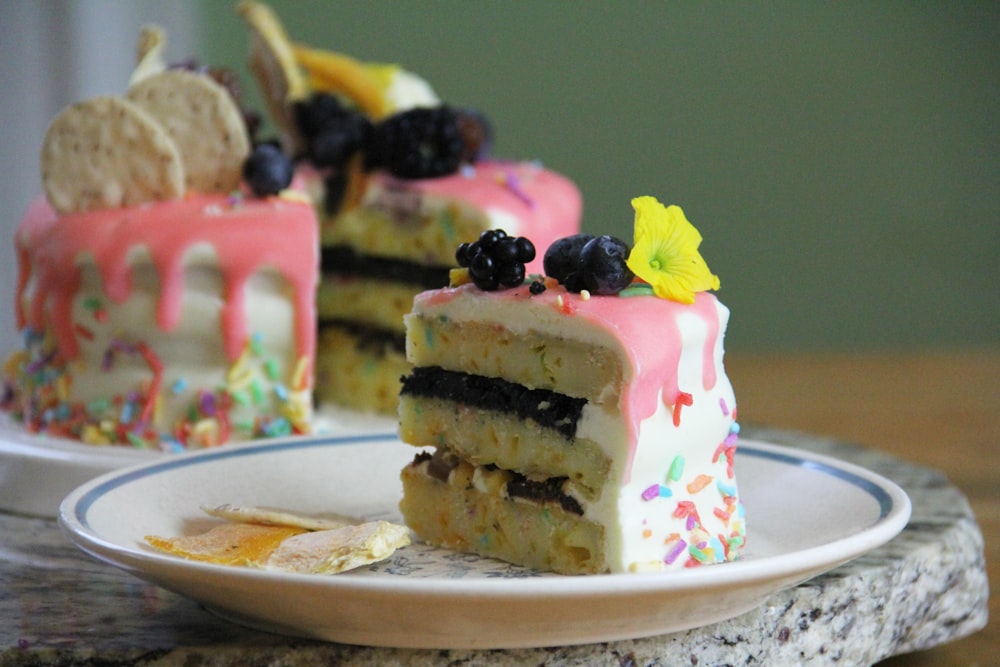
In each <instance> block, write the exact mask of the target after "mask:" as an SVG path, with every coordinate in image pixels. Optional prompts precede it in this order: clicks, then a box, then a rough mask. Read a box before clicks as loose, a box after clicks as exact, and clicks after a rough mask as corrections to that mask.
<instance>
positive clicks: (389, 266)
mask: <svg viewBox="0 0 1000 667" xmlns="http://www.w3.org/2000/svg"><path fill="white" fill-rule="evenodd" d="M320 261H321V267H322V271H323V275H338V276H356V277H362V278H375V279H378V280H387V281H392V282H397V283H405V284H408V285H418V286H420V287H421V288H423V289H435V288H438V287H444V286H446V285H447V284H448V272H449V271H450V270H451V267H448V266H438V265H433V264H430V265H428V264H421V263H419V262H414V261H409V260H403V259H393V258H389V257H381V256H377V255H369V254H365V253H360V252H358V251H357V250H356V249H354V248H352V247H351V246H346V245H333V246H325V247H323V249H322V251H321V260H320Z"/></svg>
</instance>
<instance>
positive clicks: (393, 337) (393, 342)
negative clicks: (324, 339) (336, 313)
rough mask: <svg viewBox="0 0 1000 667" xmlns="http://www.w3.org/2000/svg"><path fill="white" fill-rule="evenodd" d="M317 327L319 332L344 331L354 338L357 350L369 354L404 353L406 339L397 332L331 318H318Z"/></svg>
mask: <svg viewBox="0 0 1000 667" xmlns="http://www.w3.org/2000/svg"><path fill="white" fill-rule="evenodd" d="M318 326H319V330H320V331H323V330H324V329H331V328H338V329H342V330H344V331H346V332H347V333H349V334H350V335H351V336H352V337H354V339H355V345H356V347H357V348H358V349H359V350H364V351H365V352H368V353H370V354H375V355H384V354H385V353H386V351H387V350H394V351H396V352H399V353H400V354H403V353H405V352H406V338H405V336H404V335H403V334H401V333H399V332H397V331H392V330H390V329H383V328H382V327H375V326H369V325H366V324H361V323H359V322H350V321H348V320H343V319H339V318H332V317H321V318H319V320H318Z"/></svg>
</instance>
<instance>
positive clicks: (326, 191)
mask: <svg viewBox="0 0 1000 667" xmlns="http://www.w3.org/2000/svg"><path fill="white" fill-rule="evenodd" d="M347 186H348V177H347V172H346V171H343V170H337V171H334V172H332V173H330V174H328V175H327V176H326V177H325V178H324V179H323V210H324V211H326V213H327V214H328V215H333V214H334V213H336V212H337V211H339V210H340V207H341V205H342V204H343V203H344V195H346V194H347Z"/></svg>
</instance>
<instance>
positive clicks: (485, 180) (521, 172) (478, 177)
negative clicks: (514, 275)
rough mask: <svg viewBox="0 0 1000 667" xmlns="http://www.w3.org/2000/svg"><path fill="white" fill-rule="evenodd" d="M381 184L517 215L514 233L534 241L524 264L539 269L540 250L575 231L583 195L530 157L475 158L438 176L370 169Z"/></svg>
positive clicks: (538, 271)
mask: <svg viewBox="0 0 1000 667" xmlns="http://www.w3.org/2000/svg"><path fill="white" fill-rule="evenodd" d="M372 178H373V179H375V181H374V182H376V183H379V184H380V185H382V187H383V188H386V189H390V190H391V189H404V190H410V191H414V192H417V193H422V194H427V195H431V196H437V197H442V198H447V199H452V200H457V201H462V202H466V203H468V204H469V205H471V206H472V207H474V208H478V209H481V210H484V211H499V212H502V213H505V214H506V215H508V216H510V217H512V218H515V219H517V220H519V221H520V224H521V227H520V229H519V230H517V234H518V235H521V236H527V237H528V238H530V239H531V240H532V242H534V244H535V247H536V248H537V249H538V254H537V256H536V258H535V260H534V261H533V262H530V263H529V264H528V265H527V266H526V269H527V271H528V273H541V271H542V254H543V253H544V252H545V249H546V248H548V247H549V245H550V244H551V243H552V242H554V241H555V240H557V239H560V238H563V237H565V236H571V235H573V234H576V233H577V232H579V231H580V217H581V214H582V211H583V200H582V197H581V195H580V191H579V189H578V188H577V187H576V185H575V184H574V183H573V181H571V180H570V179H568V178H566V177H565V176H563V175H561V174H558V173H556V172H554V171H551V170H549V169H546V168H544V167H543V166H541V165H540V164H538V163H536V162H514V161H509V162H508V161H500V160H490V161H484V162H477V163H476V164H475V165H472V166H469V167H465V168H463V169H461V170H459V171H458V172H457V173H455V174H452V175H450V176H443V177H440V178H424V179H416V180H407V181H403V180H399V179H397V178H395V177H393V176H392V175H390V174H388V173H387V172H377V173H376V174H373V176H372Z"/></svg>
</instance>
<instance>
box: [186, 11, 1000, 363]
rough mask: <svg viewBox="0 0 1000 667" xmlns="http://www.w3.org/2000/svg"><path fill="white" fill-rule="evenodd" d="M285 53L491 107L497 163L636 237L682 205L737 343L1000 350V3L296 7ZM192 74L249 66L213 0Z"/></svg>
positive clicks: (232, 24)
mask: <svg viewBox="0 0 1000 667" xmlns="http://www.w3.org/2000/svg"><path fill="white" fill-rule="evenodd" d="M271 4H272V6H273V7H274V8H275V10H276V11H277V12H278V14H279V16H280V17H281V18H282V21H283V23H284V24H285V27H286V29H287V30H288V32H289V34H290V35H291V37H292V38H293V39H295V40H297V41H301V42H304V43H307V44H310V45H312V46H315V47H322V48H328V49H332V50H337V51H341V52H343V53H347V54H350V55H353V56H355V57H357V58H360V59H363V60H373V61H381V62H395V63H399V64H401V65H403V66H405V67H407V68H408V69H410V70H412V71H414V72H417V73H419V74H421V75H422V76H423V77H424V78H425V79H427V80H428V81H429V82H430V83H431V84H432V85H433V87H434V88H435V89H436V91H437V92H438V94H439V96H441V97H442V98H443V99H444V100H446V101H448V102H451V103H455V104H462V105H467V106H474V107H477V108H480V109H483V110H485V111H486V112H487V113H488V115H489V116H490V118H491V119H492V122H493V124H494V126H495V130H496V134H497V141H496V145H495V150H494V153H495V154H497V155H499V156H502V157H510V158H522V159H540V160H542V161H543V162H544V163H545V164H546V165H547V166H549V167H551V168H553V169H556V170H558V171H561V172H563V173H565V174H567V175H568V176H570V177H571V178H573V179H574V180H575V181H576V182H577V183H578V184H579V186H580V188H581V190H582V192H583V195H584V202H585V205H584V207H585V213H584V222H583V226H584V229H585V230H586V231H589V232H592V233H610V234H615V235H617V236H620V237H622V238H625V239H626V240H629V241H630V240H631V233H632V210H631V207H630V204H629V201H630V199H631V198H632V197H633V196H636V195H640V194H650V195H654V196H656V197H658V198H660V199H661V201H665V202H668V203H676V204H680V205H681V206H682V207H683V208H684V209H685V212H686V213H687V215H688V218H689V219H690V220H691V221H692V222H694V223H695V225H697V226H698V227H699V229H700V230H701V232H702V234H703V236H704V237H705V241H704V243H703V245H702V252H703V254H704V256H705V257H706V259H707V260H708V263H709V266H710V267H711V268H712V270H713V271H714V272H715V273H717V274H719V275H720V276H721V278H722V289H721V291H720V292H719V295H720V298H722V299H723V300H724V301H725V302H726V303H727V304H728V305H729V306H730V307H731V308H732V310H733V319H732V321H731V325H730V332H729V337H728V338H727V345H728V346H729V349H731V350H732V349H742V350H782V349H817V348H822V349H841V348H852V349H857V348H887V347H888V348H914V347H917V348H920V347H929V346H938V347H940V346H964V345H997V344H1000V271H998V266H1000V261H998V257H1000V233H998V229H1000V220H998V214H1000V171H998V162H1000V160H998V156H1000V122H998V115H997V112H998V109H1000V48H998V44H1000V4H998V3H987V2H983V3H971V2H963V3H946V2H942V3H926V2H924V3H911V2H905V3H904V2H881V3H868V2H839V3H799V2H792V3H789V2H777V3H715V2H708V3H701V2H699V3H693V2H692V3H689V2H684V3H674V2H670V3H645V2H631V3H617V2H596V1H585V2H574V3H569V2H553V1H537V2H523V1H519V2H490V3H486V2H460V1H458V0H448V1H440V2H406V3H403V2H386V1H374V0H370V1H368V2H345V3H339V2H338V3H331V2H315V1H313V2H307V1H297V2H296V1H291V0H288V1H283V0H274V1H273V2H272V3H271ZM201 11H202V12H203V15H204V26H203V28H204V30H203V34H202V35H201V36H200V41H201V43H202V44H203V48H202V49H201V50H200V52H199V53H200V55H201V57H202V60H203V61H206V62H211V63H215V64H228V65H230V66H233V67H234V68H237V69H238V70H239V71H240V72H241V73H243V75H244V77H245V79H244V81H245V87H246V88H248V89H252V88H254V85H253V83H252V80H251V79H250V78H249V74H247V73H246V72H247V70H246V69H245V67H244V64H243V62H244V59H245V58H244V56H245V52H246V48H247V47H246V33H245V30H244V27H243V25H242V24H241V22H240V21H239V20H238V19H237V18H236V16H235V15H234V13H233V9H232V5H230V4H229V3H222V2H214V1H211V0H206V1H205V2H204V3H203V5H202V7H201Z"/></svg>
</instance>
